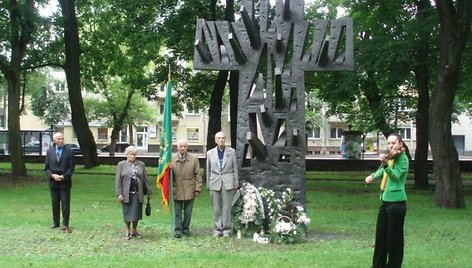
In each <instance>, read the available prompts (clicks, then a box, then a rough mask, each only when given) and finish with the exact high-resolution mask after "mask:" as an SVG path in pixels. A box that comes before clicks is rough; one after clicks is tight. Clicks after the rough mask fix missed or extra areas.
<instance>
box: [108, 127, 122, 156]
mask: <svg viewBox="0 0 472 268" xmlns="http://www.w3.org/2000/svg"><path fill="white" fill-rule="evenodd" d="M120 130H121V128H120V127H113V129H112V130H111V137H110V147H108V148H109V150H108V154H109V156H115V151H116V150H115V147H116V142H117V141H118V138H119V137H120Z"/></svg>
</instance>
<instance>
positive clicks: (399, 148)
mask: <svg viewBox="0 0 472 268" xmlns="http://www.w3.org/2000/svg"><path fill="white" fill-rule="evenodd" d="M404 151H405V147H403V144H400V143H399V142H398V141H397V142H396V143H395V144H394V145H393V147H392V149H390V150H389V151H388V153H387V154H386V156H387V159H391V160H394V159H397V157H398V156H399V155H400V154H401V153H403V152H404Z"/></svg>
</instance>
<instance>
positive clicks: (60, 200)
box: [44, 132, 75, 233]
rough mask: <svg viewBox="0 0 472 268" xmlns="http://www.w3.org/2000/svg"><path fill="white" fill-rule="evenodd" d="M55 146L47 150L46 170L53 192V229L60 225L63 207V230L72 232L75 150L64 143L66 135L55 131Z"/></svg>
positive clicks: (51, 191)
mask: <svg viewBox="0 0 472 268" xmlns="http://www.w3.org/2000/svg"><path fill="white" fill-rule="evenodd" d="M52 137H53V141H54V146H52V147H50V148H49V149H48V150H47V152H46V161H45V165H44V171H45V172H46V175H47V176H48V179H49V192H50V193H51V203H52V220H53V224H52V226H51V229H55V228H58V227H59V223H60V210H61V207H62V228H61V230H62V231H63V232H67V233H70V232H72V229H71V228H70V226H69V218H70V195H71V187H72V174H73V173H74V169H75V162H74V152H73V151H72V149H71V148H69V147H68V146H65V145H64V136H63V135H62V133H60V132H56V133H54V135H53V136H52Z"/></svg>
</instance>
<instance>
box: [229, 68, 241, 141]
mask: <svg viewBox="0 0 472 268" xmlns="http://www.w3.org/2000/svg"><path fill="white" fill-rule="evenodd" d="M238 95H239V72H237V71H232V72H230V75H229V99H230V100H231V101H230V103H231V105H230V120H231V147H233V148H236V141H237V130H238V105H237V103H238Z"/></svg>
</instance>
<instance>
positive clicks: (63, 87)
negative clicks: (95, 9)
mask: <svg viewBox="0 0 472 268" xmlns="http://www.w3.org/2000/svg"><path fill="white" fill-rule="evenodd" d="M54 91H55V92H65V91H66V85H65V84H64V82H56V83H54Z"/></svg>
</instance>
